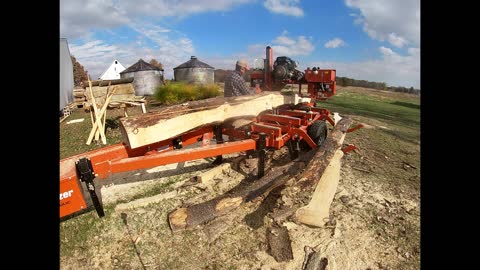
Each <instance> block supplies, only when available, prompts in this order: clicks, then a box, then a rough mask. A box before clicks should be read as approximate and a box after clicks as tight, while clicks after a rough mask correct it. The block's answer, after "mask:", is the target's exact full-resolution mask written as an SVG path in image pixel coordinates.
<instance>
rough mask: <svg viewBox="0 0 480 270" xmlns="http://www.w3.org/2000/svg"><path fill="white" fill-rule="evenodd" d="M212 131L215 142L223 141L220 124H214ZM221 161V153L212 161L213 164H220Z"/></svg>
mask: <svg viewBox="0 0 480 270" xmlns="http://www.w3.org/2000/svg"><path fill="white" fill-rule="evenodd" d="M213 132H214V133H215V141H217V144H222V143H223V136H222V126H221V125H215V126H214V127H213ZM222 161H223V157H222V155H218V156H217V158H216V159H215V160H214V161H213V164H214V165H217V164H221V163H222Z"/></svg>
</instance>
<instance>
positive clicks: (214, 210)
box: [168, 118, 352, 232]
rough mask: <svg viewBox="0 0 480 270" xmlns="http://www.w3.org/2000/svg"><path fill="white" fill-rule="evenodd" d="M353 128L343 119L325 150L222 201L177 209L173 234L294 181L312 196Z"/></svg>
mask: <svg viewBox="0 0 480 270" xmlns="http://www.w3.org/2000/svg"><path fill="white" fill-rule="evenodd" d="M351 124H352V120H351V119H349V118H342V120H340V121H339V122H338V123H337V125H336V126H335V127H334V128H333V131H332V132H331V134H330V135H329V136H328V137H327V139H326V140H325V142H324V144H323V145H322V146H320V147H318V148H316V149H314V150H311V151H309V152H306V153H302V154H301V155H300V156H299V158H297V159H296V160H294V161H292V162H290V163H288V164H286V165H283V166H279V167H274V168H271V169H270V170H269V171H268V172H266V173H265V175H264V176H263V177H262V178H260V179H259V180H256V181H254V182H253V183H250V184H245V185H242V186H237V187H235V188H233V189H232V190H230V191H228V192H227V193H225V194H223V195H220V196H219V197H216V198H214V199H211V200H209V201H206V202H203V203H200V204H195V205H191V206H188V207H180V208H177V209H176V210H174V211H172V212H171V213H169V215H168V220H169V224H170V228H171V229H172V231H174V232H175V231H180V230H185V229H191V228H194V227H195V226H197V225H200V224H203V223H206V222H208V221H210V220H212V219H214V218H216V217H219V216H222V215H225V214H226V213H228V212H230V211H232V210H233V209H235V208H237V207H238V206H240V205H241V204H242V203H244V202H249V201H252V200H254V199H259V200H263V198H264V197H265V196H266V195H267V194H268V193H269V192H270V191H271V190H273V189H274V188H276V187H279V186H281V185H284V184H285V183H286V182H287V181H288V180H289V179H291V178H293V177H295V178H296V179H302V181H301V182H300V181H299V182H298V184H301V186H302V188H303V190H304V191H305V192H310V194H311V193H313V189H315V187H316V184H317V182H318V181H319V179H320V177H321V176H322V174H323V172H324V171H325V169H326V168H327V166H328V165H329V164H330V161H331V160H332V158H333V156H334V154H335V152H336V151H337V150H338V149H339V148H340V147H341V145H342V140H343V139H342V138H344V134H345V133H346V131H347V130H348V128H349V127H350V125H351ZM302 192H303V191H302Z"/></svg>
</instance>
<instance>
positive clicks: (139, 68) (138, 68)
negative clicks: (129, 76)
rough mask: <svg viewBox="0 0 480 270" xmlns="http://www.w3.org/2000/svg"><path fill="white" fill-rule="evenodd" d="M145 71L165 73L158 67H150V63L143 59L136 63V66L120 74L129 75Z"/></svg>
mask: <svg viewBox="0 0 480 270" xmlns="http://www.w3.org/2000/svg"><path fill="white" fill-rule="evenodd" d="M143 70H161V71H163V69H160V68H158V67H156V66H153V65H150V64H149V63H147V62H145V61H143V59H140V60H138V62H136V63H135V64H133V65H131V66H129V67H128V68H127V69H125V70H124V71H122V72H120V74H122V73H129V72H137V71H143Z"/></svg>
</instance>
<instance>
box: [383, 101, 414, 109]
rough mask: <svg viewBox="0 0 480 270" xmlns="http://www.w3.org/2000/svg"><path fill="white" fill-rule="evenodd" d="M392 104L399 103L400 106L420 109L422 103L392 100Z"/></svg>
mask: <svg viewBox="0 0 480 270" xmlns="http://www.w3.org/2000/svg"><path fill="white" fill-rule="evenodd" d="M390 104H393V105H398V106H404V107H407V108H411V109H420V104H414V103H409V102H402V101H395V102H392V103H390Z"/></svg>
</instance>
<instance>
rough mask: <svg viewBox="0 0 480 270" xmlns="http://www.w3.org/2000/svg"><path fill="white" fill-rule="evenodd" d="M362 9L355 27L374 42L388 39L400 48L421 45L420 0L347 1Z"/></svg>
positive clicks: (356, 16) (349, 5)
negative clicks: (407, 45)
mask: <svg viewBox="0 0 480 270" xmlns="http://www.w3.org/2000/svg"><path fill="white" fill-rule="evenodd" d="M345 4H346V5H347V6H348V7H350V8H354V9H358V10H359V11H360V14H354V15H353V17H355V20H354V23H355V24H362V25H363V30H364V31H365V32H366V33H367V34H368V35H369V36H370V37H371V38H373V39H376V40H380V41H385V40H387V41H388V42H390V43H391V44H392V45H394V46H396V47H402V46H404V45H406V44H412V45H413V46H415V47H418V46H420V0H388V1H378V0H345Z"/></svg>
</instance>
